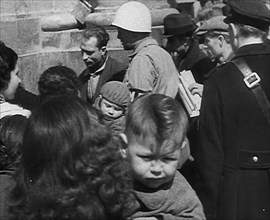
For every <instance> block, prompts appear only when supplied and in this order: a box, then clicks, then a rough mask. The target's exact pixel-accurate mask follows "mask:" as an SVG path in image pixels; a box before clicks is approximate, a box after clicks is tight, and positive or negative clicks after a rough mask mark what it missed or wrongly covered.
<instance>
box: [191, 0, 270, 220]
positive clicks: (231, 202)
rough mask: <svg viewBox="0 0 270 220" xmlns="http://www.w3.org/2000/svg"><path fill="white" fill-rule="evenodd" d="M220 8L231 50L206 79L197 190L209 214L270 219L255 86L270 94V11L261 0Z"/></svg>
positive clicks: (264, 125)
mask: <svg viewBox="0 0 270 220" xmlns="http://www.w3.org/2000/svg"><path fill="white" fill-rule="evenodd" d="M223 11H224V15H225V16H226V19H225V22H227V23H228V24H229V36H230V42H231V44H232V47H233V50H234V51H235V56H234V58H233V59H232V61H231V62H228V63H226V64H224V65H223V66H222V67H220V68H218V69H217V70H216V71H215V72H214V73H213V74H212V76H211V77H210V79H209V80H207V81H206V83H205V84H204V91H203V96H202V106H201V114H200V118H199V121H200V123H199V124H200V127H199V136H200V141H201V146H200V148H199V152H198V154H197V158H195V159H197V161H198V163H199V167H200V170H201V174H202V178H203V185H204V187H203V190H202V191H201V193H200V194H199V196H200V198H201V201H202V203H203V205H204V210H205V213H206V216H207V217H208V218H207V219H218V220H240V219H244V220H259V219H260V220H269V219H270V135H269V134H270V124H269V123H268V121H267V117H265V115H264V113H263V111H262V110H261V107H260V105H259V102H258V100H257V98H256V95H255V94H254V93H253V91H254V89H255V90H257V89H259V90H260V88H261V89H262V90H263V91H264V93H265V95H266V97H267V99H268V100H269V99H270V87H269V85H270V74H269V70H270V62H269V61H270V46H269V45H267V44H265V43H264V38H265V37H266V36H267V33H268V30H269V22H270V12H269V9H268V8H267V7H266V6H265V4H264V2H263V1H262V0H256V1H254V0H227V1H226V6H225V7H224V8H223ZM240 59H243V60H244V61H245V62H246V63H247V65H248V66H249V67H250V69H251V71H252V72H254V74H253V77H251V78H250V77H246V79H245V80H244V76H243V74H242V73H241V71H240V70H239V69H238V67H237V66H236V64H235V63H234V62H236V63H237V62H239V61H240ZM241 63H242V61H241ZM255 73H256V74H255ZM259 78H260V79H261V81H260V80H259ZM251 79H252V81H250V80H251ZM259 81H260V82H259ZM258 83H259V84H260V85H258ZM253 84H254V85H253ZM249 87H250V88H249ZM260 91H261V90H260ZM267 111H268V113H269V109H268V110H267Z"/></svg>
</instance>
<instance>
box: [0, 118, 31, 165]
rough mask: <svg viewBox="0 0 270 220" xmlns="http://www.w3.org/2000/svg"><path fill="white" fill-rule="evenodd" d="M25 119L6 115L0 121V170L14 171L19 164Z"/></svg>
mask: <svg viewBox="0 0 270 220" xmlns="http://www.w3.org/2000/svg"><path fill="white" fill-rule="evenodd" d="M26 122H27V118H26V117H24V116H22V115H8V116H5V117H3V118H1V120H0V170H3V169H14V168H16V166H17V165H18V163H19V162H20V158H21V144H22V140H23V133H24V129H25V127H26Z"/></svg>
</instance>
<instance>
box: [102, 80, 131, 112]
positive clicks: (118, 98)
mask: <svg viewBox="0 0 270 220" xmlns="http://www.w3.org/2000/svg"><path fill="white" fill-rule="evenodd" d="M100 95H101V96H102V98H104V99H106V100H108V101H109V102H111V103H113V104H115V105H118V106H120V107H127V106H128V105H129V103H130V101H131V96H130V92H129V89H128V87H127V85H126V84H125V83H123V82H118V81H110V82H107V83H105V84H104V85H103V86H102V87H101V90H100Z"/></svg>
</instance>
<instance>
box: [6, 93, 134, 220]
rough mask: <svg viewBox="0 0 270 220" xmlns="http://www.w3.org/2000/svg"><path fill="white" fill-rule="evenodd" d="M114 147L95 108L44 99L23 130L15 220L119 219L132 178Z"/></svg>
mask: <svg viewBox="0 0 270 220" xmlns="http://www.w3.org/2000/svg"><path fill="white" fill-rule="evenodd" d="M119 147H120V146H119V143H118V142H117V141H116V140H115V139H114V138H113V136H112V135H111V133H110V131H109V129H108V128H107V127H106V126H105V125H104V124H102V122H101V119H100V115H99V113H98V112H97V111H96V109H94V107H92V106H90V105H88V104H87V103H86V102H84V101H83V100H81V99H80V98H79V97H76V96H62V97H61V96H58V97H52V98H50V99H47V100H46V101H45V102H43V103H42V104H41V106H39V108H37V109H36V110H35V111H33V112H32V114H31V116H30V117H29V119H28V123H27V126H26V130H25V134H24V139H23V144H22V163H21V167H20V168H19V170H18V172H17V173H16V175H15V180H16V185H15V187H14V188H13V190H12V192H11V201H12V203H13V202H14V203H13V204H12V205H11V209H10V211H11V214H13V215H14V217H15V218H14V219H18V218H19V217H21V218H22V219H40V220H43V219H44V220H45V219H70V220H75V219H89V220H90V219H104V220H109V219H122V217H123V216H122V215H123V210H124V208H125V206H126V204H127V202H128V201H129V196H130V189H131V186H130V184H131V178H130V175H129V172H128V171H129V170H128V166H126V162H125V161H123V160H121V155H120V152H119Z"/></svg>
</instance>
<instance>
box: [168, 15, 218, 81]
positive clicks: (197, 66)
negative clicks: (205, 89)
mask: <svg viewBox="0 0 270 220" xmlns="http://www.w3.org/2000/svg"><path fill="white" fill-rule="evenodd" d="M163 23H164V35H165V36H166V37H167V44H166V50H167V51H168V52H170V53H171V55H172V57H173V59H174V62H175V65H176V67H177V68H178V71H180V72H181V71H183V70H191V72H192V73H193V75H194V78H195V81H196V82H198V83H203V82H204V81H205V79H207V78H208V76H207V73H208V72H209V71H210V70H211V69H213V68H214V64H213V63H212V61H211V59H210V58H209V57H208V56H207V55H206V54H205V53H203V52H202V51H201V50H200V48H199V44H198V42H197V41H196V40H195V34H194V33H195V30H196V28H197V25H196V24H195V23H194V22H193V21H192V19H191V17H190V16H189V15H187V14H170V15H168V16H166V17H165V18H164V22H163Z"/></svg>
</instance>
